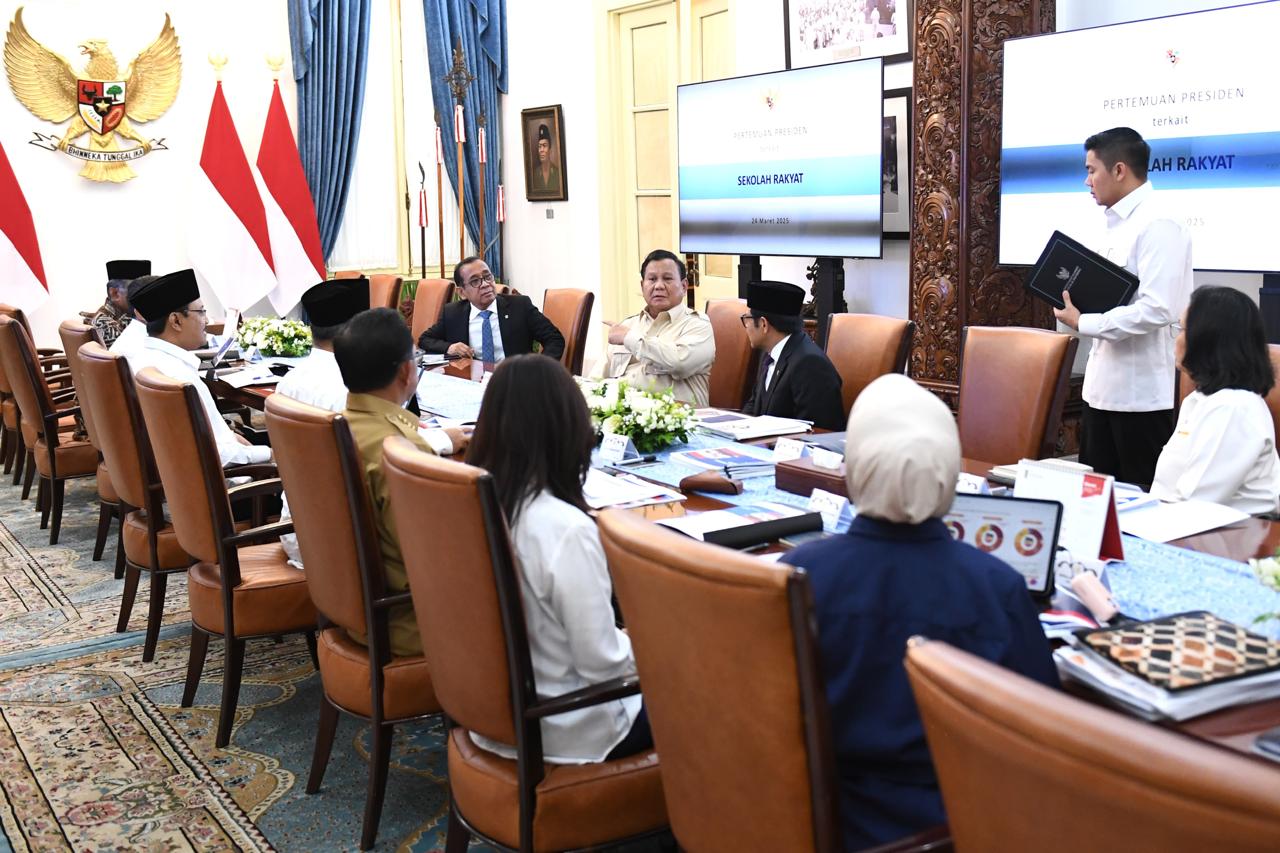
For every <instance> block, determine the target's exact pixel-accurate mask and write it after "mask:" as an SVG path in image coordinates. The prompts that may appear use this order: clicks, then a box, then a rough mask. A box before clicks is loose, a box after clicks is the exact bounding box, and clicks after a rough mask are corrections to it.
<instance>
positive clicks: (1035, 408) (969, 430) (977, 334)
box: [957, 326, 1078, 464]
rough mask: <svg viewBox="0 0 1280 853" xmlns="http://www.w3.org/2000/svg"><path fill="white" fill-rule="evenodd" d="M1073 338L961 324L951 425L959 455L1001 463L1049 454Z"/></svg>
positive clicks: (1072, 352)
mask: <svg viewBox="0 0 1280 853" xmlns="http://www.w3.org/2000/svg"><path fill="white" fill-rule="evenodd" d="M1077 345H1078V341H1077V339H1076V338H1074V337H1072V336H1071V335H1063V334H1060V333H1058V332H1051V331H1048V330H1047V329H1026V328H1021V327H1014V326H1001V327H997V326H966V327H965V329H964V332H963V335H962V341H961V350H962V353H961V361H960V403H959V408H960V411H959V414H958V424H957V426H958V427H959V429H960V449H961V452H962V454H963V455H964V456H966V457H968V458H970V459H978V460H981V461H983V462H991V463H995V464H1006V463H1010V462H1017V461H1018V460H1019V459H1042V458H1045V457H1047V456H1052V455H1053V453H1054V447H1055V445H1056V443H1057V435H1058V427H1059V425H1060V424H1061V423H1062V407H1063V404H1064V403H1065V402H1066V397H1067V379H1068V377H1069V376H1070V373H1071V364H1072V362H1073V361H1074V360H1075V354H1076V346H1077Z"/></svg>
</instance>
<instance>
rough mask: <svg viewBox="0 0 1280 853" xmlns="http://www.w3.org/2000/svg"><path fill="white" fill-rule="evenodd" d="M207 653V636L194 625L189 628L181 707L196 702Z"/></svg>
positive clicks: (187, 706) (189, 705) (188, 706)
mask: <svg viewBox="0 0 1280 853" xmlns="http://www.w3.org/2000/svg"><path fill="white" fill-rule="evenodd" d="M208 653H209V635H208V634H206V633H205V632H204V631H201V630H200V629H199V628H197V627H196V626H195V625H194V624H193V625H192V626H191V654H190V656H189V657H188V658H187V683H186V684H184V685H183V687H182V707H184V708H190V707H191V703H192V702H194V701H196V688H197V687H199V686H200V675H201V674H202V673H203V672H204V659H205V655H207V654H208Z"/></svg>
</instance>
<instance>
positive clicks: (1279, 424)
mask: <svg viewBox="0 0 1280 853" xmlns="http://www.w3.org/2000/svg"><path fill="white" fill-rule="evenodd" d="M1267 352H1268V353H1269V354H1270V356H1271V370H1272V372H1273V373H1275V375H1276V384H1275V386H1274V387H1272V389H1271V391H1270V392H1269V393H1268V394H1267V397H1266V400H1267V408H1268V409H1269V410H1270V411H1271V423H1272V425H1273V426H1274V428H1275V435H1276V446H1277V447H1280V344H1267ZM2 390H4V389H3V388H0V391H2ZM1194 390H1196V385H1195V383H1194V382H1192V381H1191V377H1190V376H1188V375H1187V374H1186V373H1183V372H1182V371H1181V370H1179V371H1178V405H1179V406H1181V405H1182V401H1183V400H1185V399H1186V398H1187V395H1188V394H1190V393H1191V392H1192V391H1194Z"/></svg>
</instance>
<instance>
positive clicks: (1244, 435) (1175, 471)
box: [1151, 287, 1280, 515]
mask: <svg viewBox="0 0 1280 853" xmlns="http://www.w3.org/2000/svg"><path fill="white" fill-rule="evenodd" d="M1173 348H1174V357H1175V359H1176V360H1177V363H1178V368H1179V369H1180V370H1181V371H1182V372H1183V373H1186V374H1187V375H1188V376H1189V377H1191V381H1192V382H1194V383H1195V386H1196V390H1195V391H1193V392H1192V393H1190V394H1188V395H1187V399H1185V400H1183V401H1182V408H1181V409H1180V410H1179V412H1178V426H1177V427H1176V428H1175V429H1174V431H1173V436H1172V437H1170V439H1169V443H1168V444H1166V445H1165V446H1164V450H1162V451H1160V459H1159V460H1158V461H1157V462H1156V476H1155V482H1154V483H1152V485H1151V494H1153V495H1155V496H1156V497H1158V498H1160V500H1162V501H1185V500H1189V499H1191V498H1195V499H1197V500H1203V501H1213V502H1214V503H1220V504H1226V505H1227V506H1230V507H1234V508H1236V509H1238V510H1240V511H1241V512H1248V513H1253V514H1254V515H1258V514H1260V513H1265V512H1275V511H1276V507H1277V505H1278V504H1280V457H1277V455H1276V432H1275V423H1274V422H1273V421H1272V420H1271V410H1270V409H1268V408H1267V401H1266V399H1265V398H1264V395H1266V394H1267V393H1268V392H1269V391H1271V389H1272V388H1273V387H1274V386H1275V384H1276V377H1275V372H1274V370H1273V369H1272V367H1271V356H1270V354H1269V353H1268V352H1267V336H1266V333H1265V332H1264V331H1263V328H1262V313H1261V312H1260V311H1259V310H1258V306H1257V305H1254V304H1253V300H1252V299H1250V298H1249V297H1247V296H1245V295H1244V294H1243V293H1241V292H1239V291H1238V290H1232V289H1231V288H1229V287H1201V288H1198V289H1196V290H1195V291H1193V292H1192V294H1191V304H1190V305H1188V306H1187V312H1186V314H1185V315H1184V316H1183V318H1182V332H1181V333H1180V334H1179V335H1178V340H1177V341H1176V342H1175V343H1174V347H1173Z"/></svg>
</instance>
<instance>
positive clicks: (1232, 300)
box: [1182, 285, 1276, 396]
mask: <svg viewBox="0 0 1280 853" xmlns="http://www.w3.org/2000/svg"><path fill="white" fill-rule="evenodd" d="M1183 333H1184V334H1185V335H1186V347H1185V349H1184V350H1183V353H1182V369H1183V370H1184V371H1186V373H1187V374H1188V375H1189V376H1190V377H1191V381H1193V382H1194V383H1195V384H1196V389H1197V390H1198V391H1200V392H1201V393H1204V394H1213V393H1215V392H1217V391H1221V390H1222V389H1224V388H1240V389H1243V390H1245V391H1252V392H1254V393H1255V394H1262V395H1263V396H1265V395H1266V394H1267V392H1269V391H1270V390H1271V389H1272V387H1274V386H1275V384H1276V376H1275V370H1274V369H1273V368H1272V366H1271V355H1270V353H1269V352H1268V350H1267V336H1266V333H1265V332H1264V331H1263V328H1262V312H1260V311H1259V310H1258V306H1257V305H1255V304H1254V303H1253V300H1252V299H1250V298H1249V297H1247V296H1245V295H1244V294H1243V293H1241V292H1240V291H1238V290H1233V289H1231V288H1230V287H1215V286H1212V285H1211V286H1206V287H1199V288H1196V289H1195V290H1194V291H1192V293H1191V304H1190V305H1189V306H1188V307H1187V326H1186V329H1184V330H1183Z"/></svg>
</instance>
